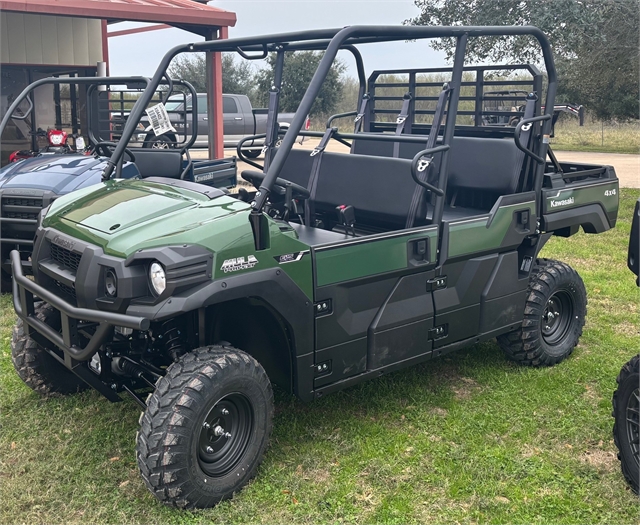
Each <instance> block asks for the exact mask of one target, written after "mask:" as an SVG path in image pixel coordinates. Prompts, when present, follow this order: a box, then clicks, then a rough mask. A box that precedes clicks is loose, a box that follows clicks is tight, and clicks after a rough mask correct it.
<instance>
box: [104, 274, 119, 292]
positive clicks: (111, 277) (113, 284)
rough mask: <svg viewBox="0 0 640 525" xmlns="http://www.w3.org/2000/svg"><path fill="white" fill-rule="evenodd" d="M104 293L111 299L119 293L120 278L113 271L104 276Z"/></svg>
mask: <svg viewBox="0 0 640 525" xmlns="http://www.w3.org/2000/svg"><path fill="white" fill-rule="evenodd" d="M104 291H105V293H106V294H107V295H108V296H109V297H115V296H116V295H117V293H118V278H117V277H116V274H115V272H114V271H113V270H107V271H106V272H105V274H104Z"/></svg>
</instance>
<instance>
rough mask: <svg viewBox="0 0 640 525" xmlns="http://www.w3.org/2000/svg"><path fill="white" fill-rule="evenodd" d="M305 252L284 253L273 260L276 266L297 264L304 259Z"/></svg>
mask: <svg viewBox="0 0 640 525" xmlns="http://www.w3.org/2000/svg"><path fill="white" fill-rule="evenodd" d="M305 253H307V252H295V253H286V254H284V255H276V256H275V257H274V259H275V260H276V262H277V263H278V264H285V263H290V262H297V261H299V260H300V259H302V258H303V257H304V254H305Z"/></svg>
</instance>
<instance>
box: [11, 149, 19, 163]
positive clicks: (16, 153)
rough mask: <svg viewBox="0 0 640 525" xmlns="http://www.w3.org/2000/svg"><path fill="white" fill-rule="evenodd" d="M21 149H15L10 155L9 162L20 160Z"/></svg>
mask: <svg viewBox="0 0 640 525" xmlns="http://www.w3.org/2000/svg"><path fill="white" fill-rule="evenodd" d="M19 155H20V151H14V152H13V153H12V154H11V155H9V162H16V161H17V160H20V156H19Z"/></svg>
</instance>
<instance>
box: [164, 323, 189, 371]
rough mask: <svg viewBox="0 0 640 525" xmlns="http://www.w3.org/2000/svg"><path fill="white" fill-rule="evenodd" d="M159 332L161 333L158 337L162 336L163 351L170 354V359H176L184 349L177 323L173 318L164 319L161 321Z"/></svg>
mask: <svg viewBox="0 0 640 525" xmlns="http://www.w3.org/2000/svg"><path fill="white" fill-rule="evenodd" d="M160 333H161V334H162V335H161V336H160V337H161V338H162V344H163V345H164V349H165V352H166V353H167V354H168V355H170V356H171V359H173V360H174V361H177V360H178V358H179V357H180V356H181V355H182V354H183V353H184V352H185V351H186V347H185V345H184V341H183V340H182V333H181V331H180V328H179V327H178V323H176V321H175V320H174V319H170V320H168V321H165V322H164V323H162V326H161V329H160Z"/></svg>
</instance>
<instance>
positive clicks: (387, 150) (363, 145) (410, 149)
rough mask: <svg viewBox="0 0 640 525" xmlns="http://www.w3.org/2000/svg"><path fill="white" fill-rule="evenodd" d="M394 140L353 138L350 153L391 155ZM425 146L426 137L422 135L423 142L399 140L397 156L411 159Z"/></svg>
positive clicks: (379, 155)
mask: <svg viewBox="0 0 640 525" xmlns="http://www.w3.org/2000/svg"><path fill="white" fill-rule="evenodd" d="M394 144H395V142H390V141H386V140H384V141H383V140H363V139H355V140H354V141H353V147H352V148H351V153H355V154H356V155H373V156H377V157H393V146H394ZM426 147H427V137H426V136H425V137H424V144H420V143H413V142H401V143H400V148H399V155H398V156H399V158H401V159H412V158H413V157H415V156H416V154H417V153H418V152H419V151H421V150H423V149H425V148H426Z"/></svg>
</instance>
